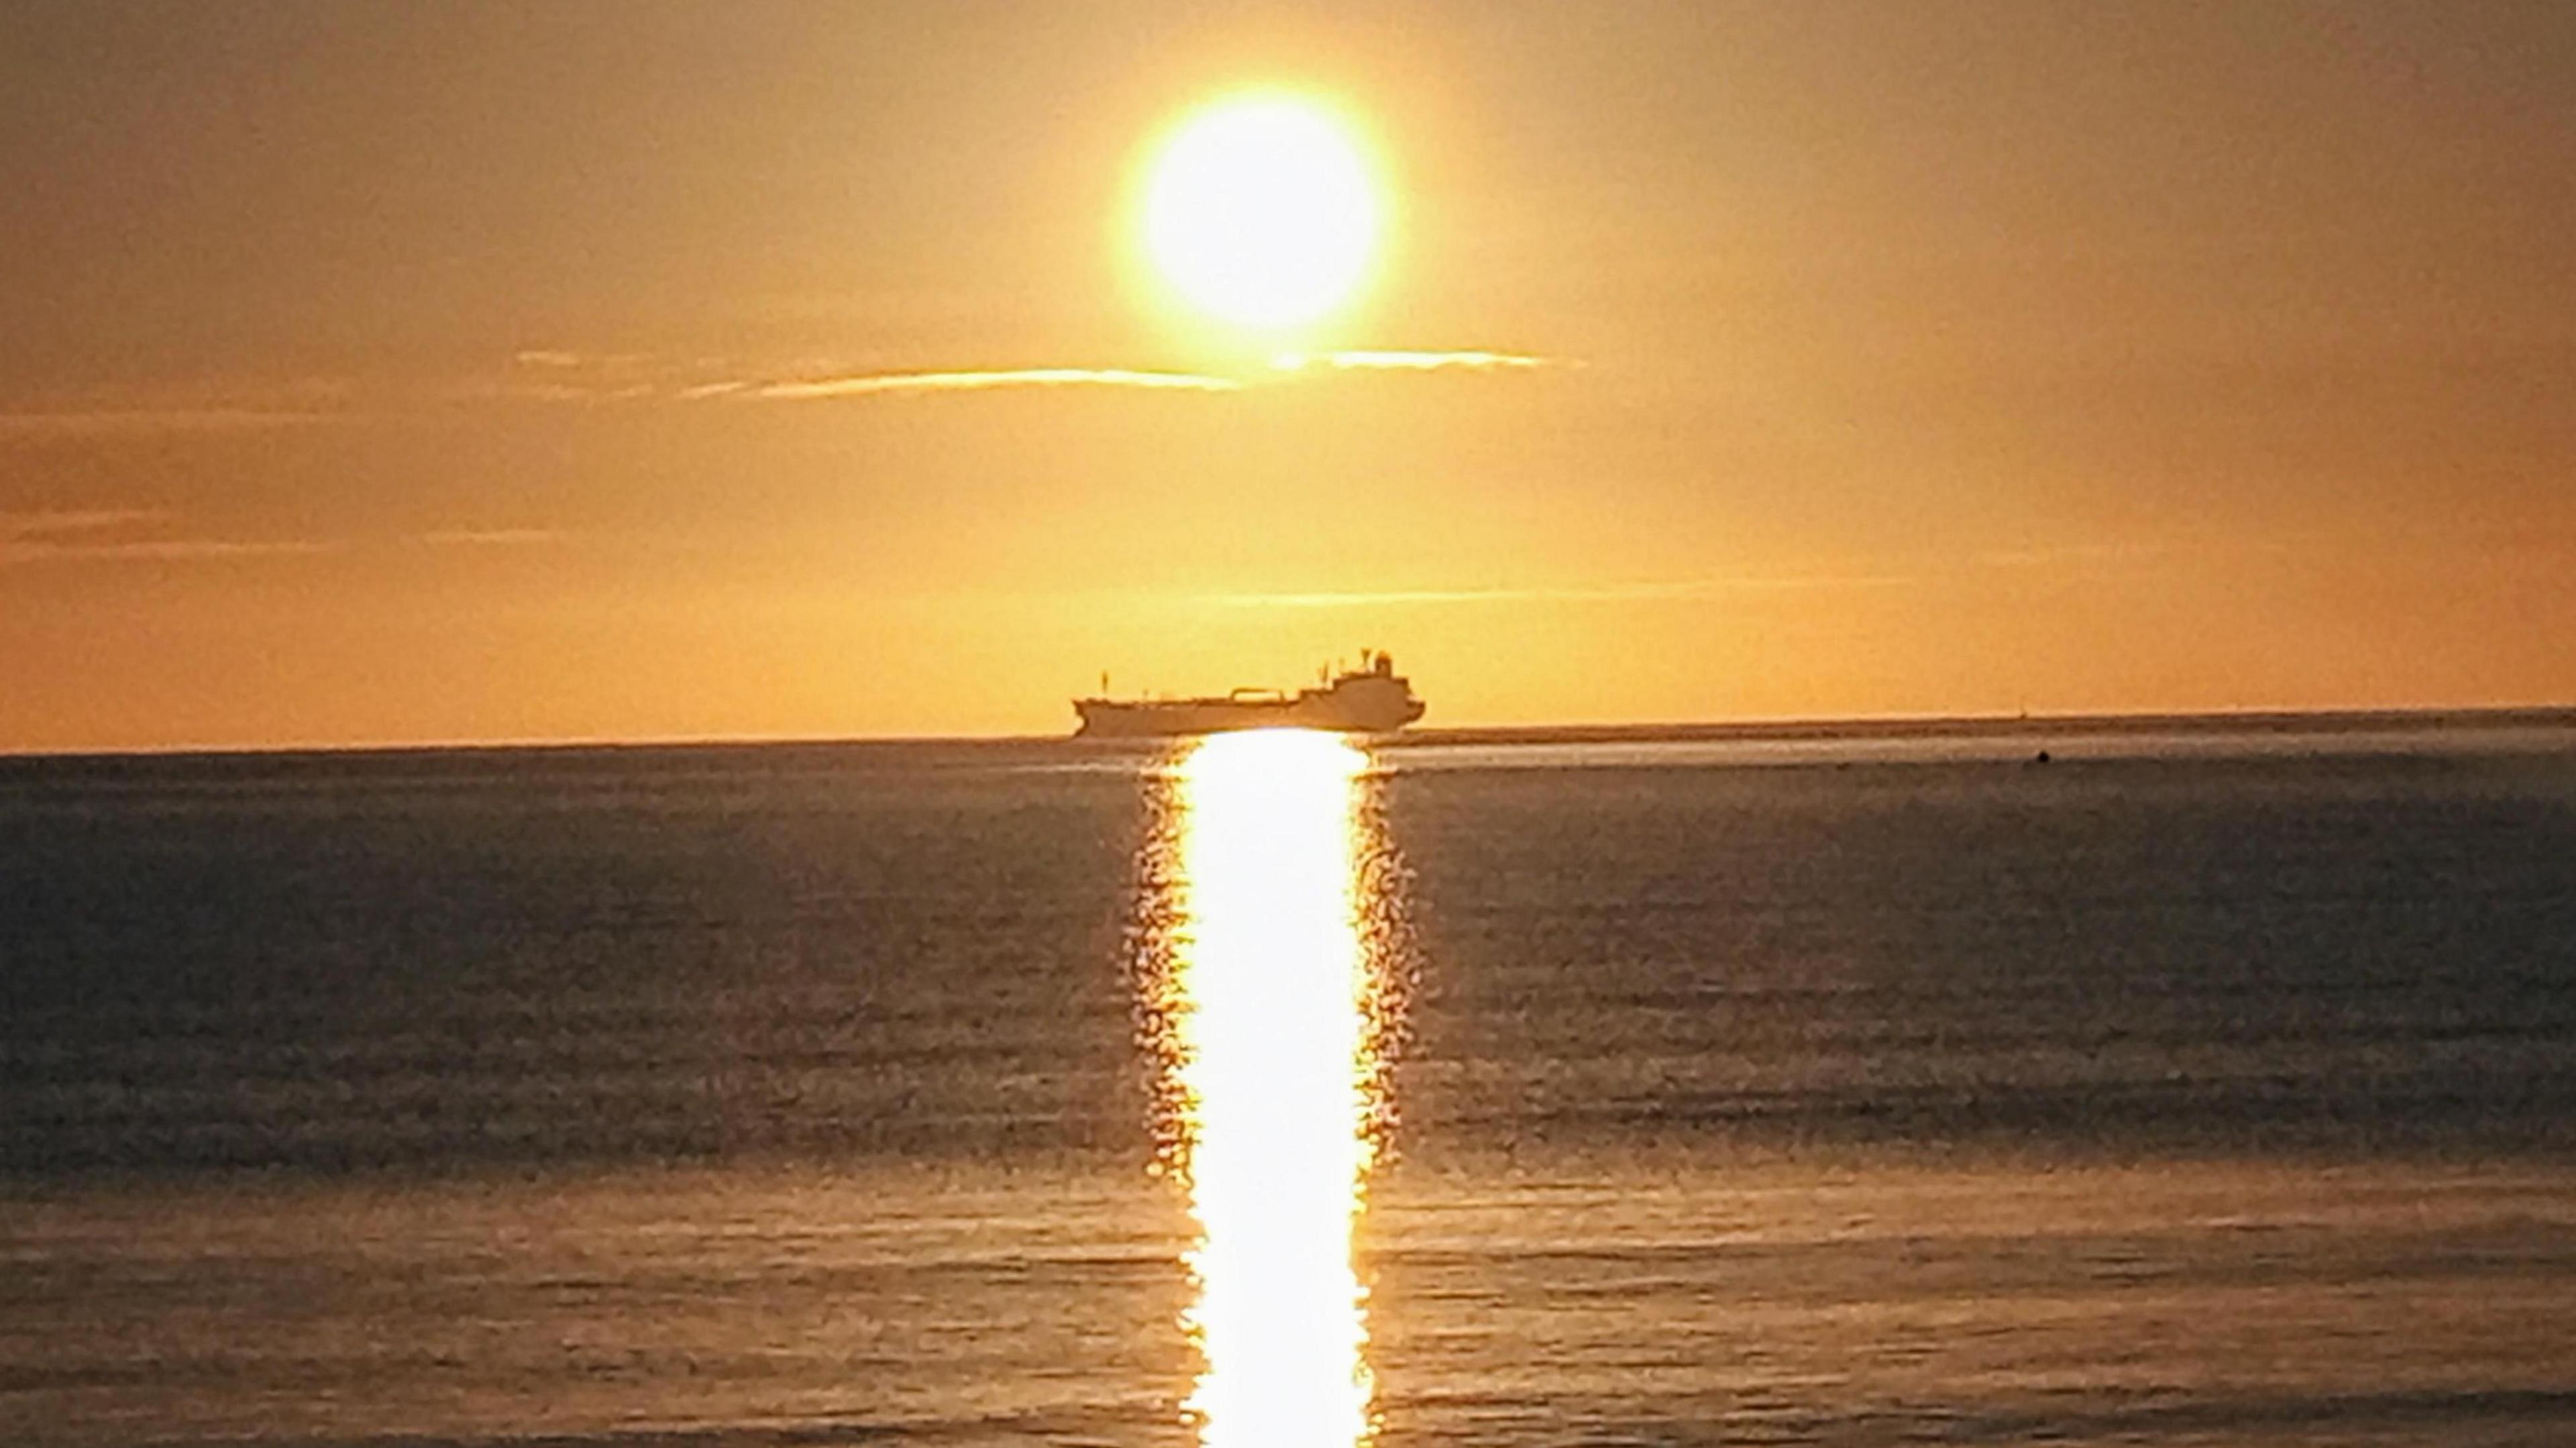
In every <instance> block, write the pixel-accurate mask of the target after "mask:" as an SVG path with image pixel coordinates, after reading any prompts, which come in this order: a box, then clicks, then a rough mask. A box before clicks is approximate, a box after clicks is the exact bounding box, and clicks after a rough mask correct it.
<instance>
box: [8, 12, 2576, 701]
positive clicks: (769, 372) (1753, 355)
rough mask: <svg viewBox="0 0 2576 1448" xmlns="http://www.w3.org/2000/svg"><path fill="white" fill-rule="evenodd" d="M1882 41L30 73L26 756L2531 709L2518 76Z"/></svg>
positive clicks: (1299, 39)
mask: <svg viewBox="0 0 2576 1448" xmlns="http://www.w3.org/2000/svg"><path fill="white" fill-rule="evenodd" d="M1863 8H1864V9H1865V10H1866V11H1867V13H1866V15H1865V16H1864V15H1862V14H1861V13H1860V12H1859V11H1855V10H1853V9H1851V8H1850V7H1842V6H1835V5H1819V6H1798V7H1769V6H1760V5H1724V4H1718V5H1678V4H1645V5H1630V6H1607V7H1594V6H1580V7H1578V6H1566V7H1505V8H1503V9H1502V10H1499V11H1498V10H1497V8H1496V7H1493V6H1490V5H1476V4H1471V3H1468V0H1428V3H1424V4H1419V5H1415V4H1408V5H1402V6H1394V7H1384V6H1347V5H1342V6H1321V7H1319V6H1309V5H1299V4H1290V5H1285V6H1255V7H1241V6H1215V7H1209V6H1169V7H1135V6H1112V5H1105V4H1100V5H1095V4H1089V3H1081V0H1076V3H1070V4H1066V5H1062V6H1047V7H1027V8H1023V7H984V6H946V7H918V6H901V7H898V6H850V5H825V4H815V5H794V4H791V5H784V6H778V7H751V8H748V9H745V8H741V7H734V8H727V7H710V6H706V5H704V4H702V3H692V0H629V3H625V4H621V5H620V6H619V7H617V19H616V23H614V24H602V23H601V20H600V17H599V15H598V14H597V13H596V12H595V11H593V10H592V9H591V8H590V7H580V6H563V7H556V6H547V7H528V6H513V5H505V4H500V3H497V0H492V3H486V0H454V3H452V4H448V5H442V6H438V7H426V8H424V7H402V6H385V7H298V6H273V7H251V8H247V9H245V8H241V7H213V6H189V5H161V6H156V7H153V15H152V18H151V20H150V22H149V23H148V24H144V25H141V27H140V29H138V28H137V25H138V22H137V21H136V20H135V18H134V16H133V14H132V13H130V7H120V6H84V5H77V4H53V5H46V4H35V5H21V6H17V7H12V8H9V9H8V10H6V11H5V12H0V13H5V14H6V16H7V19H6V20H5V21H0V32H6V33H7V34H8V36H9V37H10V39H9V40H8V41H7V42H0V135H8V136H15V137H26V138H35V139H42V140H44V141H46V142H47V144H32V143H31V144H27V145H21V146H18V147H16V148H14V150H13V149H12V148H9V147H5V146H0V157H9V158H14V159H17V160H19V161H20V162H21V163H22V165H23V166H24V167H31V168H33V169H32V170H31V171H30V172H29V175H28V182H29V184H24V185H19V186H16V187H14V188H10V187H0V214H5V224H0V234H6V235H7V236H8V237H9V238H10V247H9V256H10V260H11V263H12V275H11V279H12V282H13V285H12V286H10V287H8V288H6V289H0V292H5V294H0V335H5V336H6V337H7V338H8V346H7V347H5V348H0V750H74V751H77V750H89V749H128V748H172V747H226V748H231V747H277V746H291V745H299V744H319V745H370V744H398V743H415V742H485V743H491V742H502V741H513V740H525V741H540V740H549V741H569V740H584V739H614V740H649V739H674V738H776V737H847V736H854V735H856V736H920V735H959V734H974V735H989V734H1027V735H1045V734H1060V733H1063V732H1066V731H1068V730H1070V729H1071V727H1072V725H1073V722H1074V721H1073V717H1072V714H1071V711H1070V709H1069V708H1068V707H1067V702H1066V701H1067V700H1068V699H1069V698H1070V697H1071V696H1073V695H1075V694H1077V693H1081V692H1084V691H1086V690H1088V689H1090V688H1092V687H1094V685H1095V683H1096V680H1097V678H1098V676H1099V674H1100V672H1101V671H1103V670H1107V671H1109V672H1111V673H1112V674H1113V676H1114V677H1115V678H1116V679H1117V680H1118V682H1119V688H1120V689H1121V690H1122V691H1124V690H1131V689H1134V690H1158V691H1162V692H1169V693H1201V692H1222V691H1224V690H1225V689H1227V688H1230V687H1233V686H1236V685H1293V684H1296V683H1299V682H1301V681H1303V680H1305V679H1307V678H1311V677H1312V672H1313V669H1314V667H1315V665H1316V664H1317V663H1318V662H1320V661H1321V660H1323V659H1326V658H1330V657H1332V656H1334V655H1337V654H1338V655H1342V656H1345V657H1347V656H1348V655H1349V654H1350V653H1351V651H1353V650H1354V649H1356V648H1358V647H1361V646H1363V645H1374V646H1380V647H1385V648H1389V649H1391V650H1393V651H1394V652H1395V654H1396V655H1397V657H1398V658H1399V659H1400V660H1401V661H1402V664H1403V667H1404V668H1405V669H1406V670H1407V671H1408V672H1409V673H1410V674H1411V676H1412V677H1413V678H1414V679H1415V680H1416V681H1417V686H1418V688H1419V691H1420V692H1421V693H1422V695H1423V696H1424V697H1425V698H1426V699H1427V700H1428V701H1429V703H1430V708H1431V712H1430V715H1429V716H1428V718H1427V719H1426V721H1425V722H1426V724H1427V725H1430V726H1432V727H1446V726H1455V725H1480V724H1523V723H1531V724H1539V723H1611V722H1624V723H1645V722H1652V721H1662V720H1670V721H1708V720H1741V719H1753V718H1810V717H1819V716H1827V717H1830V716H1846V715H1855V714H1859V715H1885V714H1926V713H1935V714H1959V713H1969V714H1978V713H2004V714H2011V713H2015V712H2019V711H2022V710H2025V709H2027V710H2030V711H2033V712H2038V713H2057V712H2090V711H2133V710H2156V711H2167V710H2182V711H2190V710H2203V709H2238V708H2253V709H2268V708H2336V707H2403V706H2409V705H2442V706H2465V705H2478V704H2517V703H2519V704H2553V703H2565V702H2567V701H2569V700H2576V650H2570V649H2568V648H2566V647H2565V645H2564V642H2563V640H2564V638H2565V637H2566V636H2567V634H2568V632H2569V630H2570V628H2571V627H2576V489H2571V488H2570V487H2568V486H2567V480H2568V478H2569V476H2570V475H2571V467H2576V365H2571V359H2576V248H2569V247H2567V246H2565V245H2564V244H2563V236H2562V233H2563V232H2564V230H2565V228H2564V225H2563V218H2564V217H2565V216H2567V215H2570V214H2576V44H2571V41H2576V34H2571V32H2570V31H2569V28H2568V27H2567V25H2566V24H2565V23H2564V21H2563V19H2562V15H2563V13H2564V12H2563V9H2561V8H2553V7H2547V6H2538V7H2534V6H2510V5H2508V6H2483V7H2438V6H2435V7H2428V6H2421V5H2405V4H2388V5H2375V4H2362V5H2356V6H2353V7H2348V8H2347V9H2344V10H2339V11H2338V12H2337V17H2336V22H2335V23H2334V24H2333V25H2319V24H2317V23H2315V17H2314V16H2312V15H2310V14H2308V13H2307V12H2306V11H2305V10H2303V9H2300V8H2297V7H2255V8H2253V9H2241V8H2237V7H2193V6H2157V5H2153V4H2130V5H2122V4H2113V5H2091V6H2031V5H2017V6H2000V7H1991V8H1986V7H1980V8H1979V10H1978V14H1977V16H1976V17H1975V18H1974V20H1973V21H1972V22H1970V21H1963V20H1962V19H1961V18H1960V17H1959V16H1957V15H1955V14H1952V13H1951V12H1950V7H1938V6H1905V5H1899V4H1880V5H1873V6H1867V7H1863ZM483 12H488V14H486V13H483ZM138 37H148V39H149V41H150V43H149V44H148V45H138ZM2401 62H2402V63H2401ZM281 77H294V78H297V81H296V83H295V84H280V83H278V81H279V78H281ZM1280 94H1295V95H1300V96H1304V97H1306V98H1308V99H1309V100H1311V101H1312V102H1314V103H1315V104H1316V105H1318V106H1320V107H1321V108H1322V109H1323V110H1325V111H1326V112H1328V113H1329V114H1330V115H1331V116H1332V117H1334V118H1335V120H1336V124H1339V125H1340V126H1342V127H1343V128H1344V129H1345V130H1346V131H1347V134H1348V138H1349V140H1350V142H1351V143H1352V144H1353V145H1354V146H1355V147H1356V149H1357V153H1358V155H1359V157H1360V162H1361V164H1362V166H1363V167H1364V168H1365V170H1366V172H1367V177H1368V181H1369V183H1370V184H1371V185H1372V186H1374V187H1375V188H1376V191H1375V193H1374V195H1375V203H1376V206H1377V208H1378V212H1377V225H1376V232H1375V239H1374V241H1373V242H1372V243H1371V244H1370V245H1371V249H1370V251H1369V253H1368V260H1367V261H1366V263H1365V265H1364V267H1363V268H1362V271H1361V274H1360V276H1359V280H1358V282H1357V283H1356V285H1355V289H1353V290H1351V291H1350V292H1348V293H1347V294H1346V295H1345V296H1343V297H1342V299H1341V300H1340V301H1338V302H1337V303H1334V304H1332V305H1331V306H1329V307H1328V309H1327V310H1325V311H1324V312H1322V313H1321V314H1319V315H1317V316H1315V317H1314V318H1313V319H1312V320H1310V321H1306V322H1302V323H1298V324H1295V325H1291V326H1285V327H1274V326H1266V325H1258V324H1257V321H1258V319H1259V318H1261V317H1263V316H1271V317H1277V316H1284V315H1287V314H1288V313H1290V312H1293V311H1296V310H1297V308H1292V307H1286V306H1284V305H1282V306H1280V307H1278V308H1275V309H1274V308H1271V307H1269V306H1267V305H1265V304H1263V303H1262V302H1261V301H1260V298H1261V297H1262V296H1264V295H1266V287H1267V284H1266V283H1264V284H1260V285H1256V286H1254V287H1253V288H1252V290H1251V292H1250V294H1249V295H1250V296H1251V298H1252V300H1251V301H1250V302H1246V301H1244V300H1243V299H1242V297H1240V296H1238V295H1237V294H1235V293H1233V292H1231V291H1228V290H1224V289H1223V287H1224V286H1230V285H1231V284H1230V283H1226V284H1220V288H1219V290H1218V291H1217V292H1216V293H1215V294H1214V295H1215V299H1216V301H1217V303H1218V305H1217V306H1215V307H1209V306H1206V305H1202V304H1201V303H1198V302H1194V301H1190V300H1188V298H1187V297H1186V296H1185V295H1184V294H1183V293H1182V291H1181V290H1180V288H1179V287H1178V286H1177V285H1176V284H1175V282H1174V281H1173V279H1172V278H1170V277H1168V276H1166V275H1164V274H1163V273H1161V272H1160V271H1159V270H1157V264H1156V262H1155V261H1154V260H1153V258H1152V256H1151V255H1150V248H1149V247H1148V245H1147V244H1146V237H1145V226H1144V218H1145V211H1146V200H1147V195H1148V191H1149V189H1150V184H1151V180H1152V176H1153V168H1154V164H1155V161H1156V158H1157V157H1158V156H1159V155H1161V154H1162V150H1161V148H1162V147H1163V146H1164V145H1166V144H1170V143H1175V142H1176V141H1177V139H1178V137H1179V136H1180V135H1181V134H1183V133H1184V131H1185V130H1187V129H1188V128H1190V127H1191V126H1192V125H1193V124H1194V123H1195V122H1197V121H1198V120H1201V119H1203V118H1204V116H1205V114H1206V108H1210V107H1217V108H1221V107H1223V106H1224V105H1225V104H1227V103H1228V102H1230V101H1232V100H1235V99H1239V98H1243V97H1247V96H1255V95H1280ZM1335 144H1336V145H1338V144H1339V142H1336V143H1335ZM65 147H70V148H71V149H70V150H66V149H64V148H65ZM1217 149H1218V150H1220V151H1221V150H1222V149H1223V148H1217ZM75 153H76V159H77V164H69V163H66V162H65V159H64V158H66V157H72V156H74V155H75ZM49 158H50V159H49ZM1209 170H1210V173H1211V174H1212V176H1213V180H1212V181H1211V182H1210V183H1209V189H1208V190H1207V191H1204V192H1200V193H1197V194H1200V195H1202V196H1205V195H1211V194H1212V195H1217V196H1220V197H1221V196H1222V195H1223V194H1224V192H1225V191H1226V189H1227V188H1228V187H1229V186H1231V185H1233V184H1234V182H1233V181H1232V180H1230V179H1229V178H1230V177H1236V176H1240V175H1245V174H1250V173H1249V172H1248V171H1247V170H1246V169H1245V168H1241V167H1235V168H1232V169H1229V167H1228V165H1227V164H1225V163H1223V162H1222V160H1221V159H1220V160H1219V161H1218V162H1217V163H1215V164H1212V166H1211V167H1210V168H1209ZM1255 199H1256V200H1257V201H1260V202H1262V203H1263V204H1264V205H1267V204H1269V203H1270V202H1271V201H1274V200H1276V201H1277V202H1278V203H1279V205H1280V207H1281V208H1282V210H1283V211H1284V213H1285V215H1284V219H1283V220H1282V221H1281V222H1280V223H1279V225H1278V226H1277V227H1276V228H1274V229H1271V230H1255V231H1254V233H1253V236H1252V240H1253V242H1254V243H1256V244H1257V248H1266V247H1269V246H1271V245H1272V244H1273V243H1276V242H1280V241H1282V240H1283V239H1284V238H1285V237H1286V236H1288V235H1290V234H1292V233H1293V232H1295V231H1296V230H1297V229H1298V228H1301V227H1307V226H1311V225H1314V224H1316V223H1317V221H1318V219H1319V218H1321V217H1328V216H1331V215H1334V214H1339V213H1337V212H1336V211H1335V210H1334V208H1332V207H1330V206H1324V207H1318V206H1314V205H1311V204H1309V205H1304V206H1295V205H1290V204H1289V203H1288V188H1283V189H1282V190H1281V191H1280V193H1279V194H1278V195H1277V196H1275V197H1274V196H1273V195H1272V194H1271V193H1269V192H1268V191H1266V190H1261V189H1258V188H1256V196H1255ZM1198 214H1199V215H1200V216H1201V217H1202V218H1203V219H1204V218H1209V217H1214V218H1222V217H1223V216H1224V215H1225V214H1226V213H1225V211H1224V209H1223V208H1222V207H1217V208H1214V209H1212V210H1207V211H1202V212H1199V213H1198ZM1347 230H1348V228H1345V231H1347ZM1347 252H1348V248H1347V247H1345V250H1344V252H1343V253H1341V254H1345V255H1347ZM1232 254H1233V249H1232V248H1231V247H1230V246H1228V245H1227V244H1225V243H1223V242H1222V241H1219V242H1217V243H1215V244H1214V245H1213V247H1212V249H1211V250H1210V251H1208V252H1207V253H1205V255H1208V256H1213V257H1215V258H1217V259H1218V260H1220V261H1222V260H1223V259H1224V258H1226V257H1229V256H1231V255H1232ZM1313 254H1314V255H1321V254H1322V253H1320V252H1318V253H1313ZM1309 255H1310V254H1309V253H1308V252H1305V251H1301V250H1296V249H1293V248H1292V249H1291V250H1290V251H1289V259H1290V260H1291V261H1292V262H1297V263H1299V264H1301V265H1302V264H1303V260H1304V259H1305V258H1307V257H1308V256H1309ZM1217 270H1218V271H1219V272H1220V273H1222V272H1223V270H1224V269H1223V268H1222V267H1219V268H1217ZM1291 290H1294V289H1291ZM1329 291H1330V288H1329V287H1323V286H1316V287H1312V288H1308V289H1307V293H1306V294H1307V295H1308V297H1309V299H1310V300H1309V302H1308V304H1309V305H1314V304H1316V303H1314V302H1313V301H1312V300H1311V299H1312V298H1314V297H1319V296H1322V295H1324V294H1326V293H1328V292H1329ZM1229 298H1231V299H1232V300H1229ZM1229 309H1230V310H1231V311H1233V312H1234V313H1235V314H1236V315H1237V316H1238V317H1251V318H1254V319H1255V321H1249V322H1248V321H1244V320H1232V319H1229V318H1228V316H1227V315H1225V313H1226V312H1227V311H1228V310H1229Z"/></svg>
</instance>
